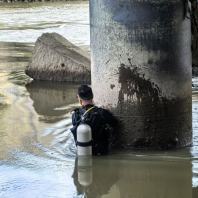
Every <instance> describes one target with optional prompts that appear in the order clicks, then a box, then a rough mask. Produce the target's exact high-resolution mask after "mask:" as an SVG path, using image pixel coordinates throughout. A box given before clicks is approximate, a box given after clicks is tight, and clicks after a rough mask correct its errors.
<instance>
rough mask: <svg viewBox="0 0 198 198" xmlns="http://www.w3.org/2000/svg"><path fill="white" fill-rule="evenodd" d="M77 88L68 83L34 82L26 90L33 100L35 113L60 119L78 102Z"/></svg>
mask: <svg viewBox="0 0 198 198" xmlns="http://www.w3.org/2000/svg"><path fill="white" fill-rule="evenodd" d="M77 86H78V85H71V84H67V83H56V82H53V83H52V82H45V81H32V82H31V83H30V84H27V85H26V88H27V91H28V92H29V93H30V98H31V99H32V100H33V106H34V108H35V111H36V112H37V113H38V114H39V115H42V116H44V117H45V116H46V119H49V117H52V118H54V117H56V118H58V116H62V115H64V114H65V113H67V112H68V111H70V110H71V109H72V108H73V107H71V108H69V105H71V104H74V103H76V102H77V99H76V92H77ZM61 107H63V108H61ZM47 117H48V118H47ZM56 121H58V120H56Z"/></svg>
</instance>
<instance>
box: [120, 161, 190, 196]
mask: <svg viewBox="0 0 198 198" xmlns="http://www.w3.org/2000/svg"><path fill="white" fill-rule="evenodd" d="M119 173H120V174H119V177H120V180H119V181H118V183H117V187H118V188H119V189H120V190H119V191H120V198H122V197H134V198H151V197H152V198H162V197H166V198H190V197H192V167H191V163H190V161H187V160H186V161H185V160H181V161H180V160H178V161H174V160H173V161H168V160H166V161H165V160H162V161H135V160H134V161H125V162H124V163H122V164H120V166H119Z"/></svg>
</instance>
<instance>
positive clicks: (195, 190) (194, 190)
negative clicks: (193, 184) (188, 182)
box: [192, 187, 198, 198]
mask: <svg viewBox="0 0 198 198" xmlns="http://www.w3.org/2000/svg"><path fill="white" fill-rule="evenodd" d="M197 197H198V187H197V188H193V196H192V198H197Z"/></svg>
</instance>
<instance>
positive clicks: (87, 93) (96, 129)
mask: <svg viewBox="0 0 198 198" xmlns="http://www.w3.org/2000/svg"><path fill="white" fill-rule="evenodd" d="M77 97H78V100H79V103H80V105H81V108H77V109H75V110H74V112H73V114H72V124H73V127H72V129H71V132H72V133H73V136H74V139H75V142H76V145H78V142H77V128H78V126H79V125H80V124H81V123H85V124H88V125H89V126H90V127H91V131H92V142H91V144H92V153H93V155H106V154H108V153H109V149H110V146H111V144H112V142H113V141H114V138H115V134H116V129H117V128H118V120H117V119H116V118H115V117H114V116H113V114H112V113H110V112H109V111H108V110H106V109H103V108H99V107H97V106H95V105H94V102H93V92H92V89H91V88H90V87H89V86H88V85H81V86H80V87H79V88H78V94H77Z"/></svg>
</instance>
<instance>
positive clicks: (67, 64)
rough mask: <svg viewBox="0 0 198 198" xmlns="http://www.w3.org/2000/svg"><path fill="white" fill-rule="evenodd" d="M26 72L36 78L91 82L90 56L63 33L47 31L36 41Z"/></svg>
mask: <svg viewBox="0 0 198 198" xmlns="http://www.w3.org/2000/svg"><path fill="white" fill-rule="evenodd" d="M25 72H26V74H27V75H28V76H30V77H31V78H33V79H35V80H51V81H71V82H84V83H89V82H90V79H91V75H90V73H91V72H90V58H89V55H88V54H87V53H86V52H84V51H83V50H81V49H80V48H79V47H77V46H75V45H73V44H72V43H70V42H69V41H68V40H66V39H65V38H64V37H62V36H61V35H59V34H57V33H45V34H43V35H42V36H41V37H39V38H38V40H37V41H36V44H35V48H34V51H33V56H32V61H31V62H30V63H29V66H28V67H27V68H26V70H25Z"/></svg>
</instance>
